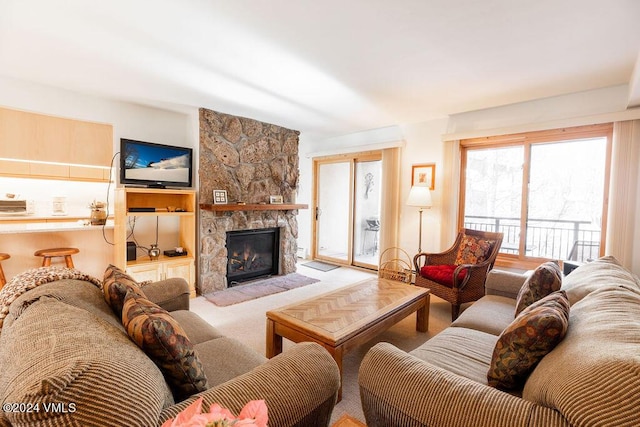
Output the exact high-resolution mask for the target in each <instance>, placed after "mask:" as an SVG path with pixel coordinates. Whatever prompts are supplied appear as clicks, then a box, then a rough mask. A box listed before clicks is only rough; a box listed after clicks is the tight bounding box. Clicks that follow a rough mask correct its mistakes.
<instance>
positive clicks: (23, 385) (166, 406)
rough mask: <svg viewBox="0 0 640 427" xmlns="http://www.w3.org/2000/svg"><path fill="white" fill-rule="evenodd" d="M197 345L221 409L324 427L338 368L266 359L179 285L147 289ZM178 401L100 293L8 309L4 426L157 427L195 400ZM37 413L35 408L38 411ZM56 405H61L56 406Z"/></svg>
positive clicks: (77, 289) (2, 346)
mask: <svg viewBox="0 0 640 427" xmlns="http://www.w3.org/2000/svg"><path fill="white" fill-rule="evenodd" d="M143 289H144V292H145V294H146V296H147V297H148V298H149V299H150V300H153V301H155V302H157V303H159V305H161V306H163V307H164V308H166V309H168V310H169V311H170V312H171V314H172V316H173V317H174V318H175V319H177V320H178V322H179V324H180V325H181V326H182V328H183V329H184V330H185V332H186V333H187V335H188V337H189V339H190V341H191V342H192V343H193V344H195V349H196V352H197V354H198V356H199V358H200V360H201V361H202V364H203V366H204V370H205V372H206V375H207V378H208V382H209V386H210V388H209V389H208V390H206V391H205V392H202V393H199V394H198V395H197V396H204V403H205V405H204V407H205V408H208V407H209V405H210V404H211V403H214V402H217V403H219V404H221V405H222V406H224V407H227V408H229V409H230V410H231V411H232V412H234V413H235V414H238V412H239V411H240V409H241V408H242V406H244V404H245V403H247V402H248V401H249V400H254V399H264V400H266V403H267V406H268V410H269V425H270V426H272V427H277V426H326V425H328V423H329V420H330V416H331V412H332V410H333V407H334V405H335V402H336V398H337V391H338V386H339V382H340V378H339V372H338V368H337V366H336V364H335V362H334V361H333V359H332V358H331V356H329V354H328V353H327V352H326V351H325V350H324V349H323V348H322V347H320V346H318V345H316V344H311V343H305V344H298V345H295V346H294V347H293V348H291V349H289V350H287V351H286V352H284V353H283V354H281V355H279V356H277V357H275V358H273V359H271V360H267V359H266V358H265V357H264V356H263V355H261V354H257V353H256V352H254V351H253V350H251V349H249V348H248V347H246V346H245V345H243V344H242V343H241V342H239V341H238V340H235V339H233V338H229V337H224V336H222V335H221V334H220V333H219V332H218V331H216V330H215V329H214V328H213V327H211V326H210V325H209V324H207V323H206V322H205V321H204V320H202V319H201V318H200V317H199V316H197V315H196V314H195V313H192V312H190V311H188V308H189V290H188V287H187V284H186V283H185V282H184V281H183V280H181V279H170V280H168V281H164V282H157V283H152V284H150V285H147V286H145V287H144V288H143ZM197 396H192V397H190V398H188V399H186V400H184V401H182V402H175V401H174V398H173V396H172V393H171V391H170V389H169V387H168V385H167V383H166V382H165V380H164V378H163V375H162V373H161V372H160V370H159V369H158V368H157V367H156V365H155V364H154V363H153V362H152V361H151V360H150V359H149V358H148V357H147V356H146V355H145V353H144V352H143V351H142V350H140V349H139V348H138V347H137V346H136V344H135V343H134V342H133V341H132V340H131V339H129V336H128V335H127V333H126V331H125V330H124V329H123V327H122V325H121V322H120V319H118V318H117V317H116V316H115V315H114V314H113V312H112V310H111V308H110V307H109V305H107V304H106V303H105V299H104V297H103V293H102V291H101V290H100V289H99V288H98V287H96V286H95V285H93V284H91V283H89V282H85V281H80V280H58V281H55V282H52V283H48V284H44V285H41V286H39V287H37V288H35V289H32V290H30V291H28V292H26V293H25V294H23V295H22V296H20V297H19V298H18V299H17V300H16V301H14V302H13V303H12V304H11V306H10V313H9V315H8V316H7V317H6V318H5V320H4V325H3V328H2V330H1V333H0V402H1V403H2V404H3V405H7V404H16V405H9V406H3V411H1V412H0V426H10V425H15V426H18V425H19V426H45V425H46V426H68V425H69V426H70V425H74V426H129V427H131V426H142V427H149V426H156V425H159V424H161V423H162V422H163V421H165V420H166V419H167V418H169V417H172V416H175V415H176V413H178V412H179V411H180V410H182V409H184V408H185V407H186V406H188V404H189V403H191V402H192V401H193V400H195V399H196V397H197ZM36 404H37V405H36ZM52 404H53V405H52Z"/></svg>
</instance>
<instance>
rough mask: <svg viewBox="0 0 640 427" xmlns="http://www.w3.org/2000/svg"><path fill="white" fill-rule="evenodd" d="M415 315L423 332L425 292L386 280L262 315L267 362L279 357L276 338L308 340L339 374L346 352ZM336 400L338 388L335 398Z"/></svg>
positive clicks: (426, 323) (425, 326)
mask: <svg viewBox="0 0 640 427" xmlns="http://www.w3.org/2000/svg"><path fill="white" fill-rule="evenodd" d="M414 311H415V312H417V316H416V329H417V330H418V331H420V332H426V331H427V330H428V329H429V290H428V289H425V288H420V287H417V286H411V285H408V284H406V283H401V282H395V281H392V280H387V279H378V278H375V279H368V280H365V281H362V282H359V283H356V284H354V285H351V286H348V287H346V288H343V289H340V290H337V291H334V292H329V293H327V294H324V295H319V296H317V297H315V298H311V299H308V300H306V301H303V302H299V303H296V304H292V305H288V306H286V307H282V308H279V309H277V310H272V311H268V312H267V357H269V358H271V357H273V356H275V355H277V354H280V353H281V352H282V338H283V337H284V338H287V339H288V340H291V341H293V342H302V341H312V342H316V343H318V344H320V345H322V346H323V347H324V348H326V349H327V351H329V353H330V354H331V356H332V357H333V359H334V360H335V361H336V363H337V364H338V368H339V369H340V379H341V380H342V356H343V355H344V354H345V353H346V352H348V351H349V350H351V349H353V348H355V347H357V346H359V345H361V344H363V343H365V342H367V341H369V340H370V339H371V338H373V337H375V336H376V335H378V334H380V333H381V332H383V331H385V330H386V329H388V328H389V327H391V326H393V325H394V324H396V323H398V322H399V321H400V320H402V319H404V318H405V317H407V316H408V315H410V314H411V313H413V312H414ZM341 398H342V386H340V391H339V394H338V399H341Z"/></svg>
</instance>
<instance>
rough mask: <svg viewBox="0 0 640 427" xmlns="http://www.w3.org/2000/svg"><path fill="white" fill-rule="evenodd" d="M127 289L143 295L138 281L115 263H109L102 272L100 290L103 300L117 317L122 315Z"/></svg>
mask: <svg viewBox="0 0 640 427" xmlns="http://www.w3.org/2000/svg"><path fill="white" fill-rule="evenodd" d="M129 291H131V292H134V293H135V294H137V295H139V296H141V297H144V296H145V295H144V292H143V291H142V289H141V288H140V284H138V282H136V281H135V280H133V278H132V277H131V276H129V275H128V274H127V273H125V272H124V271H122V270H121V269H119V268H118V267H116V266H115V265H111V264H110V265H109V266H108V267H107V269H106V270H105V272H104V280H103V281H102V292H103V293H104V299H105V301H106V302H107V304H109V306H110V307H111V309H112V310H113V312H114V313H115V315H116V316H118V318H121V317H122V306H123V305H124V299H125V297H126V296H127V292H129Z"/></svg>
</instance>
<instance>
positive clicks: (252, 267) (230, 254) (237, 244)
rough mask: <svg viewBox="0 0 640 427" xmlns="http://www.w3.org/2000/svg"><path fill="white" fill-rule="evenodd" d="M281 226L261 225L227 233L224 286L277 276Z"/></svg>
mask: <svg viewBox="0 0 640 427" xmlns="http://www.w3.org/2000/svg"><path fill="white" fill-rule="evenodd" d="M279 260H280V229H279V228H277V227H276V228H261V229H257V230H239V231H229V232H227V285H228V286H229V287H231V286H236V285H239V284H240V282H244V281H246V280H250V279H255V278H257V277H262V276H271V275H277V274H278V272H279Z"/></svg>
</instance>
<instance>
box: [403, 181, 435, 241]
mask: <svg viewBox="0 0 640 427" xmlns="http://www.w3.org/2000/svg"><path fill="white" fill-rule="evenodd" d="M407 205H409V206H417V207H419V208H420V229H419V230H420V231H418V253H421V252H422V211H423V210H425V209H429V208H431V206H432V202H431V191H429V187H427V186H424V185H414V186H413V187H411V191H409V198H408V199H407Z"/></svg>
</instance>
